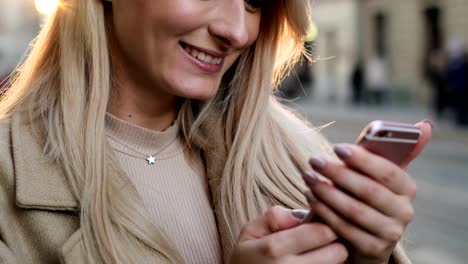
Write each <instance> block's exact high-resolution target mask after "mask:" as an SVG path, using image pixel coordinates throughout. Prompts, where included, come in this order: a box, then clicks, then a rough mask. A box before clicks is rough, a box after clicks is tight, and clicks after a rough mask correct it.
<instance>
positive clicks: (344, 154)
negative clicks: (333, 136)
mask: <svg viewBox="0 0 468 264" xmlns="http://www.w3.org/2000/svg"><path fill="white" fill-rule="evenodd" d="M334 150H335V153H336V155H338V157H339V158H340V159H342V160H345V159H348V158H349V157H351V155H353V152H352V151H351V148H350V147H348V146H346V145H343V144H340V145H336V146H335V148H334Z"/></svg>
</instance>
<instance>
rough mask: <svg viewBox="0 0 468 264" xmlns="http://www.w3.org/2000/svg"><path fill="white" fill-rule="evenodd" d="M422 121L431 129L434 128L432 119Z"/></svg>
mask: <svg viewBox="0 0 468 264" xmlns="http://www.w3.org/2000/svg"><path fill="white" fill-rule="evenodd" d="M422 122H424V123H426V124H428V125H430V126H431V129H434V122H432V120H430V119H424V120H423V121H422Z"/></svg>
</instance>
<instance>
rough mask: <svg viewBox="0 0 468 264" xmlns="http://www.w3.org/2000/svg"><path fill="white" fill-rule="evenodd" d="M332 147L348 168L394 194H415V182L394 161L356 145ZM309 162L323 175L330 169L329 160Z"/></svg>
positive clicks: (314, 159) (412, 195)
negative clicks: (360, 173)
mask: <svg viewBox="0 0 468 264" xmlns="http://www.w3.org/2000/svg"><path fill="white" fill-rule="evenodd" d="M334 149H335V152H336V154H337V155H338V156H339V157H340V159H341V160H342V161H343V162H345V164H346V165H347V166H349V167H350V168H353V169H355V170H357V171H359V172H362V173H363V174H364V175H366V176H367V177H370V178H372V179H374V180H375V181H377V182H379V183H381V184H382V185H384V186H385V187H386V188H388V189H390V190H391V191H392V192H394V193H396V194H400V195H406V196H410V197H414V196H415V194H416V184H415V183H414V181H413V179H412V178H411V177H410V176H409V175H408V174H407V173H406V172H405V171H404V170H403V169H401V168H400V167H398V166H397V165H395V164H394V163H392V162H390V161H388V160H387V159H385V158H382V157H380V156H378V155H375V154H373V153H371V152H369V151H367V150H366V149H364V148H363V147H360V146H356V145H350V144H340V145H337V146H335V148H334ZM310 163H311V165H312V167H313V168H314V169H315V170H317V171H318V172H320V173H321V174H323V175H324V176H325V174H327V171H328V170H329V169H330V162H328V161H326V160H324V159H320V158H312V159H311V160H310Z"/></svg>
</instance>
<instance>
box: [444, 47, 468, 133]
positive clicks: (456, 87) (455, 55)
mask: <svg viewBox="0 0 468 264" xmlns="http://www.w3.org/2000/svg"><path fill="white" fill-rule="evenodd" d="M448 85H449V87H450V91H451V94H452V100H451V101H452V105H453V109H454V112H455V121H456V124H457V125H460V126H467V125H468V103H467V102H468V62H467V52H466V50H465V48H464V43H463V42H462V41H461V40H460V39H452V40H451V42H450V43H449V63H448Z"/></svg>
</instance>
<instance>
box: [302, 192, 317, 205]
mask: <svg viewBox="0 0 468 264" xmlns="http://www.w3.org/2000/svg"><path fill="white" fill-rule="evenodd" d="M305 197H306V199H307V202H309V204H314V203H316V202H317V198H315V196H314V195H313V194H312V192H311V191H307V192H306V193H305Z"/></svg>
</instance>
